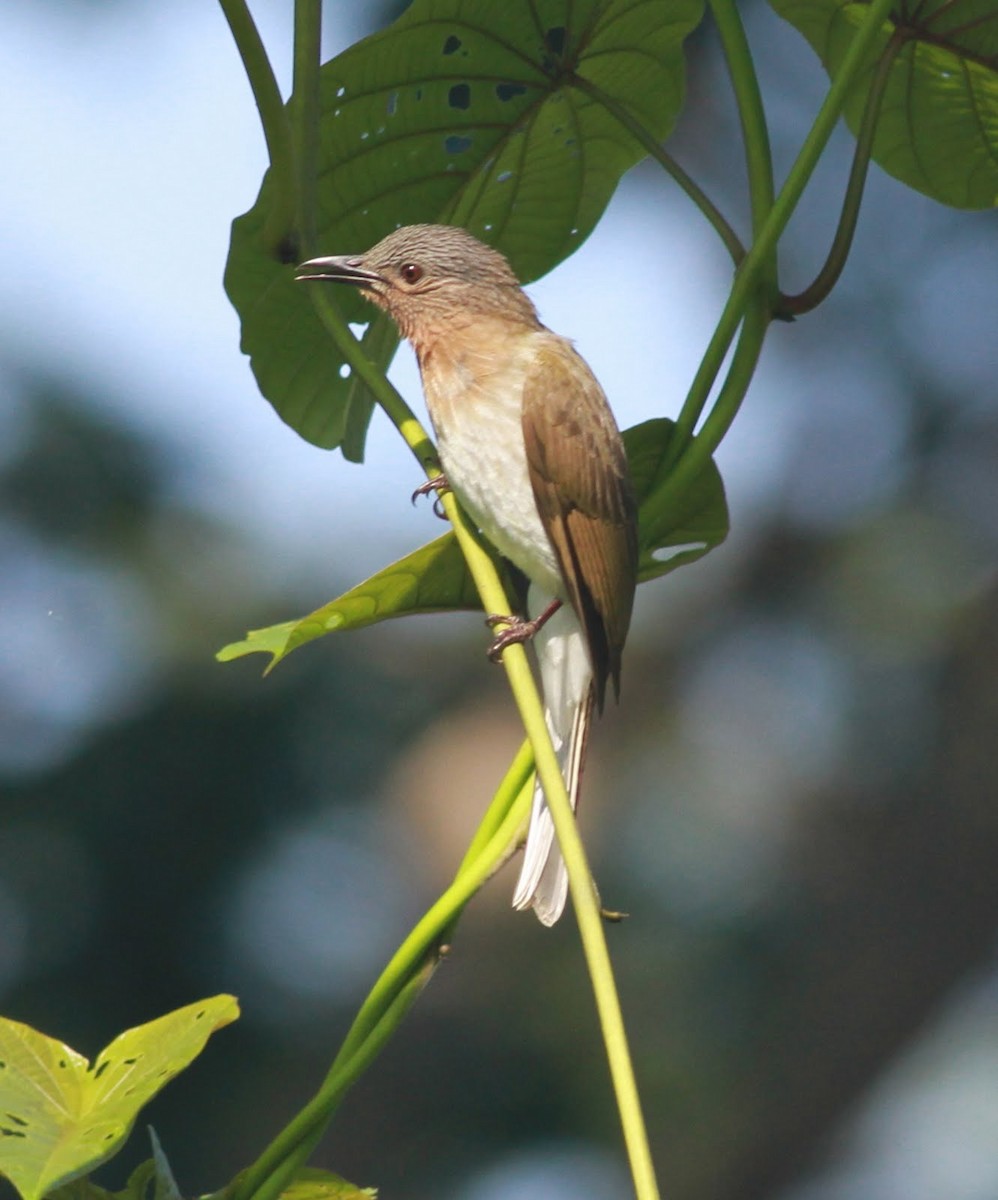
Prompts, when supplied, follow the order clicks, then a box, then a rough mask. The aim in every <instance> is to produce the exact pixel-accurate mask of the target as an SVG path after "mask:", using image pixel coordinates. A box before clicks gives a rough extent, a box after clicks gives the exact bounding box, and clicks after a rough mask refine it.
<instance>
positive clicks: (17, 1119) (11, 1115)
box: [4, 1113, 28, 1128]
mask: <svg viewBox="0 0 998 1200" xmlns="http://www.w3.org/2000/svg"><path fill="white" fill-rule="evenodd" d="M4 1116H5V1117H6V1118H7V1120H8V1121H13V1122H14V1124H15V1125H20V1126H21V1127H22V1128H23V1127H24V1126H26V1125H27V1124H28V1122H27V1121H25V1119H24V1118H23V1117H19V1116H18V1115H17V1113H4Z"/></svg>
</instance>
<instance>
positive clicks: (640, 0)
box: [225, 0, 702, 459]
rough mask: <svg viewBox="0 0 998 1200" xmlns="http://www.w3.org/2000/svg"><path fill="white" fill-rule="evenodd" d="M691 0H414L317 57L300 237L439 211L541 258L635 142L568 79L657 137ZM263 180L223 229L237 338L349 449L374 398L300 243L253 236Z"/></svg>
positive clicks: (576, 221) (581, 224) (559, 254)
mask: <svg viewBox="0 0 998 1200" xmlns="http://www.w3.org/2000/svg"><path fill="white" fill-rule="evenodd" d="M701 14H702V0H670V2H669V3H668V4H649V3H648V2H647V0H504V2H503V3H492V4H483V3H481V0H415V2H414V3H413V4H411V5H410V6H409V8H408V9H406V11H405V13H403V15H402V16H401V17H400V18H399V19H398V20H397V21H396V22H395V23H394V24H393V25H391V26H390V27H389V28H387V29H385V30H384V31H383V32H381V33H378V34H375V35H374V36H372V37H369V38H367V39H365V40H364V41H362V42H359V43H358V44H357V45H355V46H352V47H351V48H350V49H349V50H347V51H345V52H344V53H343V54H341V55H339V57H337V58H335V59H333V60H332V61H331V62H328V63H326V64H325V66H324V67H323V68H322V75H321V113H322V115H321V125H320V167H319V179H318V245H317V246H316V247H315V248H314V249H316V250H320V251H321V252H322V253H324V254H348V253H358V252H360V251H363V250H366V249H368V248H369V247H370V246H371V245H373V244H374V242H376V241H378V239H379V238H381V237H384V235H385V234H387V233H389V232H390V231H391V230H392V229H395V228H397V227H398V226H399V225H411V224H416V223H421V222H428V223H434V222H442V223H447V224H455V225H464V226H465V227H467V228H468V229H469V230H471V232H472V233H474V234H476V235H477V236H478V237H480V238H482V239H483V240H484V241H487V242H490V243H491V244H492V245H495V246H497V247H498V248H499V249H501V250H502V251H503V252H504V253H505V254H506V255H507V256H508V257H509V259H510V261H511V262H512V264H513V267H514V269H515V270H516V272H517V274H518V275H519V277H520V278H521V279H523V280H525V281H527V280H530V279H535V278H536V277H537V276H539V275H541V274H543V273H544V272H546V271H549V270H550V269H551V268H552V267H553V266H554V265H555V264H556V263H558V262H560V261H561V260H562V259H564V258H566V257H567V256H568V255H569V254H571V253H572V251H573V250H575V249H576V248H577V247H578V246H579V245H580V244H581V242H582V241H583V240H584V239H585V238H586V237H587V236H588V235H589V233H590V231H591V230H592V228H593V226H594V225H595V223H596V221H597V220H598V219H599V217H600V215H601V213H602V212H603V209H604V208H605V207H606V204H607V202H608V201H609V199H610V197H611V195H612V194H613V191H614V188H615V187H616V186H617V182H618V181H619V179H620V177H621V175H622V174H623V173H624V172H625V171H626V170H627V169H628V167H630V166H632V165H633V164H634V163H635V162H637V161H638V160H639V159H640V158H642V157H643V156H644V150H643V149H642V147H641V146H640V145H639V143H638V142H637V141H636V140H635V139H634V137H633V136H632V135H631V134H630V133H629V132H628V131H627V130H626V129H624V128H623V127H622V126H621V125H620V124H619V123H618V121H617V120H616V118H614V117H613V116H612V115H611V114H610V113H609V112H607V111H606V109H604V108H603V107H602V106H601V105H600V104H598V103H597V102H595V101H594V100H593V99H592V98H591V96H590V95H588V94H587V93H585V92H583V91H581V90H580V89H579V88H578V87H576V86H575V85H574V83H573V80H574V79H575V78H576V77H582V78H583V79H584V80H587V81H589V82H590V83H592V84H595V85H596V86H597V87H598V88H599V89H601V90H603V91H604V92H607V93H609V94H611V95H612V96H613V97H614V99H615V100H616V101H617V102H618V103H620V104H622V105H623V106H624V107H625V108H627V109H628V111H629V112H631V113H632V114H633V115H634V117H635V118H636V119H637V120H638V121H640V122H641V123H642V125H643V126H644V127H645V128H646V129H647V130H648V131H649V132H650V133H651V134H653V135H654V136H655V137H656V138H659V139H662V138H664V137H665V136H666V135H667V134H668V132H669V130H670V129H671V128H672V125H673V123H674V122H675V119H676V116H677V114H678V112H679V109H680V106H681V104H682V97H683V83H684V70H683V59H682V41H683V38H684V37H686V35H687V34H688V33H689V32H690V31H691V30H692V29H694V28H695V27H696V25H697V24H698V22H699V20H700V17H701ZM273 184H274V181H273V179H272V178H271V177H270V175H269V174H268V175H267V176H265V177H264V181H263V186H262V187H261V190H260V194H259V197H258V198H257V201H256V203H255V204H254V206H253V208H252V209H251V210H250V211H249V212H248V213H246V214H244V215H243V216H241V217H239V218H238V219H237V220H236V221H235V222H234V224H233V227H232V244H231V248H230V252H229V260H228V265H227V267H226V272H225V287H226V291H227V292H228V295H229V299H230V300H231V301H232V303H233V305H234V306H235V308H236V310H237V311H238V312H239V315H240V318H241V321H242V348H243V350H244V352H245V353H246V354H248V355H249V356H250V360H251V363H252V367H253V371H254V373H255V375H256V378H257V382H258V383H259V385H260V390H261V391H262V392H263V394H264V395H265V396H266V398H267V399H268V400H269V401H270V402H271V403H272V404H273V405H274V407H275V408H276V409H277V411H278V413H279V414H280V415H281V417H282V418H283V419H284V420H285V421H287V423H288V424H289V425H291V426H292V427H293V428H294V429H296V430H297V431H298V432H299V433H300V434H301V435H302V437H304V438H306V439H307V440H308V441H311V442H314V443H315V444H316V445H319V446H324V447H330V448H331V447H334V446H338V445H341V444H343V445H344V451H345V453H348V455H349V456H350V457H353V458H357V459H359V458H360V457H362V451H363V436H364V430H365V429H366V423H367V415H369V412H370V404H371V398H370V396H369V395H368V393H367V390H366V388H364V386H363V385H362V384H360V383H359V382H358V381H356V380H355V379H353V378H351V376H350V374H349V368H348V367H347V365H346V363H345V362H344V360H343V358H342V356H341V355H340V353H339V352H338V351H337V350H336V348H335V346H334V345H333V343H332V342H331V340H330V338H329V336H328V334H327V333H326V332H325V331H324V330H323V328H322V326H321V324H320V322H319V320H318V318H317V316H316V314H315V312H314V310H313V308H312V304H311V301H310V300H309V297H308V295H307V293H306V291H305V289H303V288H301V287H300V286H297V285H296V284H295V283H294V281H293V272H292V270H291V267H290V266H289V264H292V263H294V262H296V261H297V260H298V258H299V257H303V254H302V252H301V250H302V248H301V247H299V246H297V245H296V244H295V239H294V238H293V236H292V231H287V234H286V236H285V237H284V238H283V239H281V240H280V242H279V244H278V245H272V244H271V245H267V244H265V243H264V232H265V229H268V228H269V224H268V217H269V215H270V212H271V207H272V204H273ZM312 249H313V248H312V247H309V248H308V250H309V251H311V250H312ZM337 302H338V305H339V307H340V310H341V311H342V313H343V315H344V317H345V318H346V319H348V320H350V321H355V322H362V323H366V322H368V321H371V320H372V317H373V310H371V309H370V308H369V307H368V306H366V304H365V302H364V301H363V299H362V298H361V297H360V296H359V295H358V294H356V293H355V292H352V291H349V290H347V289H341V290H340V291H339V292H338V293H337ZM395 345H396V336H395V333H394V330H393V329H392V328H391V327H390V326H387V325H386V324H385V322H384V321H383V320H381V321H377V322H375V323H374V324H372V326H371V328H370V329H369V331H368V335H367V338H366V339H365V347H364V350H365V353H366V354H367V356H368V357H369V358H370V359H371V361H372V362H376V363H377V364H379V365H380V366H381V367H385V366H386V365H387V364H388V362H389V361H390V358H391V355H392V353H393V351H394V348H395ZM345 439H346V441H345Z"/></svg>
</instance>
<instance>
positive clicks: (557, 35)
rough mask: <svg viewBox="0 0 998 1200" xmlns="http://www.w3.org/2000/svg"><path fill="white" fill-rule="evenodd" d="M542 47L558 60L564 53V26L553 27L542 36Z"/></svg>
mask: <svg viewBox="0 0 998 1200" xmlns="http://www.w3.org/2000/svg"><path fill="white" fill-rule="evenodd" d="M544 45H545V46H546V47H547V48H548V49H549V50H550V51H551V53H552V54H557V55H558V57H559V58H560V57H561V55H562V54H564V52H565V26H564V25H553V26H552V27H551V28H550V29H549V30H548V31H547V33H545V35H544Z"/></svg>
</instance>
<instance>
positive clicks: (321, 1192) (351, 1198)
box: [281, 1167, 378, 1200]
mask: <svg viewBox="0 0 998 1200" xmlns="http://www.w3.org/2000/svg"><path fill="white" fill-rule="evenodd" d="M377 1194H378V1193H377V1189H376V1188H359V1187H357V1185H356V1184H353V1183H347V1181H346V1180H345V1179H341V1178H340V1177H339V1175H333V1174H331V1173H330V1172H329V1171H320V1170H318V1169H317V1168H314V1167H305V1168H304V1169H303V1170H301V1171H299V1173H298V1176H297V1178H296V1179H295V1181H294V1183H292V1184H291V1186H290V1187H287V1188H285V1189H284V1191H283V1192H281V1200H374V1198H375V1197H376V1196H377Z"/></svg>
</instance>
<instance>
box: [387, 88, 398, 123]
mask: <svg viewBox="0 0 998 1200" xmlns="http://www.w3.org/2000/svg"><path fill="white" fill-rule="evenodd" d="M398 106H399V94H398V92H392V94H391V95H390V96H389V97H388V103H387V104H386V105H385V112H386V113H388V115H389V116H390V117H394V116H395V114H396V112H398Z"/></svg>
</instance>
